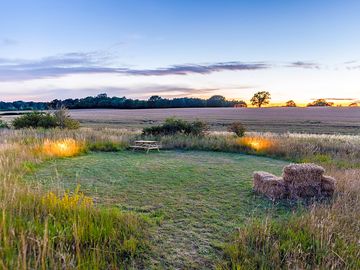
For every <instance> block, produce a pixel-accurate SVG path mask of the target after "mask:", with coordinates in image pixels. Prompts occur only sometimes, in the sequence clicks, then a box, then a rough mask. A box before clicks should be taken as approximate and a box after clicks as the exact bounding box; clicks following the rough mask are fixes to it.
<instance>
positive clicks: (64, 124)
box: [54, 107, 80, 129]
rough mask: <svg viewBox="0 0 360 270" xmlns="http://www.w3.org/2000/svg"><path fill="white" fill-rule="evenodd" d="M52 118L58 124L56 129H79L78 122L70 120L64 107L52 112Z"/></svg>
mask: <svg viewBox="0 0 360 270" xmlns="http://www.w3.org/2000/svg"><path fill="white" fill-rule="evenodd" d="M54 117H55V119H56V122H57V124H58V127H60V128H62V129H64V128H67V129H78V128H79V127H80V122H79V121H77V120H75V119H72V118H71V117H70V115H69V111H68V110H67V109H66V108H65V107H60V108H59V109H58V110H56V111H55V112H54Z"/></svg>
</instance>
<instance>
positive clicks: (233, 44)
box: [0, 0, 360, 106]
mask: <svg viewBox="0 0 360 270" xmlns="http://www.w3.org/2000/svg"><path fill="white" fill-rule="evenodd" d="M359 13H360V2H359V1H305V3H304V2H303V1H285V2H283V3H281V4H280V3H272V1H262V0H256V1H226V3H224V2H223V1H191V2H188V1H146V0H140V1H114V0H109V1H91V2H89V1H85V0H79V1H69V0H65V1H51V2H48V3H47V4H44V2H43V1H37V0H35V1H25V0H16V1H3V2H1V4H0V25H1V26H2V27H1V28H0V96H1V100H0V101H15V100H26V101H30V100H33V101H51V100H53V99H66V98H82V97H87V96H95V95H97V94H99V93H105V92H106V93H107V94H108V95H109V96H119V97H122V96H126V97H127V98H139V99H148V98H149V97H150V96H152V95H160V96H162V97H164V98H176V97H185V96H187V97H201V98H209V97H211V96H212V95H223V96H225V97H226V98H228V99H241V100H244V101H246V102H247V103H249V100H250V99H251V97H252V95H253V93H254V92H256V91H261V90H266V91H269V92H270V93H271V97H272V99H271V102H270V104H269V106H278V105H280V106H282V105H284V103H285V102H286V101H288V100H294V101H295V102H296V104H298V105H299V106H304V105H306V104H308V103H309V102H312V101H313V100H314V99H319V98H324V99H328V100H330V101H332V102H334V104H335V105H344V106H347V105H349V104H351V103H354V102H355V103H357V102H360V90H359V85H360V73H359V72H360V58H359V57H360V56H359V45H360V35H359V34H358V25H359V24H360V18H359V16H358V14H359ZM14 18H16V23H15V22H14ZM104 18H106V19H104ZM184 18H186V19H184ZM210 29H211V30H210Z"/></svg>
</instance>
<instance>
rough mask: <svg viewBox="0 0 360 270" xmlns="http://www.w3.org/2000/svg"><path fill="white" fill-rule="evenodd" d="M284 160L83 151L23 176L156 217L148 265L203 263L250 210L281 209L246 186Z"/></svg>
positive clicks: (210, 259) (197, 265)
mask: <svg viewBox="0 0 360 270" xmlns="http://www.w3.org/2000/svg"><path fill="white" fill-rule="evenodd" d="M284 165H286V162H283V161H279V160H274V159H269V158H264V157H255V156H248V155H240V154H232V153H218V152H200V151H161V152H160V153H155V152H153V153H150V154H148V155H146V154H144V153H133V152H128V151H124V152H117V153H91V154H89V155H84V156H79V157H75V158H66V159H58V160H53V161H50V162H46V163H44V164H43V165H41V166H40V168H38V169H37V170H36V172H35V173H34V174H33V175H32V176H31V179H32V180H34V181H37V182H41V183H43V184H45V186H48V187H51V188H54V187H59V188H65V189H70V190H74V188H75V187H76V185H77V184H80V185H81V190H82V191H83V192H85V193H86V194H87V195H91V196H93V197H94V198H96V201H97V202H98V203H99V204H102V205H111V206H115V207H119V208H122V209H124V210H132V211H137V212H141V213H149V215H152V216H157V217H160V218H162V221H161V223H160V225H159V226H154V228H153V229H152V230H153V239H152V243H151V244H152V246H153V252H152V254H150V255H149V257H150V260H149V264H151V265H150V266H159V267H165V268H182V269H183V268H187V269H189V268H211V267H212V266H213V265H214V262H216V260H217V259H218V257H219V249H218V247H219V244H220V243H222V242H223V241H224V240H225V239H226V236H227V235H228V234H229V233H231V232H233V231H234V229H236V227H239V226H241V225H242V224H244V221H246V220H247V219H248V218H250V217H253V216H264V215H266V214H272V215H279V216H282V215H286V212H287V211H288V210H287V209H288V208H287V207H286V206H281V205H273V204H272V203H271V202H269V201H268V200H266V199H264V198H262V197H260V196H256V195H254V194H253V192H252V189H251V187H252V173H253V171H255V170H265V171H269V172H272V173H276V174H280V173H281V169H282V167H283V166H284Z"/></svg>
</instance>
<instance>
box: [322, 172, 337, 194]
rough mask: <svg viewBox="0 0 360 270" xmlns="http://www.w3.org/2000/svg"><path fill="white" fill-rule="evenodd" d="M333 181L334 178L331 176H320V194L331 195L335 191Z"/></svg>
mask: <svg viewBox="0 0 360 270" xmlns="http://www.w3.org/2000/svg"><path fill="white" fill-rule="evenodd" d="M335 182H336V180H335V179H334V178H333V177H331V176H327V175H324V176H323V177H322V178H321V194H322V196H325V197H331V196H332V195H333V194H334V192H335Z"/></svg>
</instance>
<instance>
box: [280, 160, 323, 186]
mask: <svg viewBox="0 0 360 270" xmlns="http://www.w3.org/2000/svg"><path fill="white" fill-rule="evenodd" d="M324 172H325V170H324V168H323V167H320V166H318V165H315V164H312V163H303V164H290V165H288V166H285V167H284V170H283V178H284V181H285V182H286V183H287V184H291V185H292V186H294V187H303V186H313V187H316V186H319V185H320V184H321V177H322V175H323V173H324Z"/></svg>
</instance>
